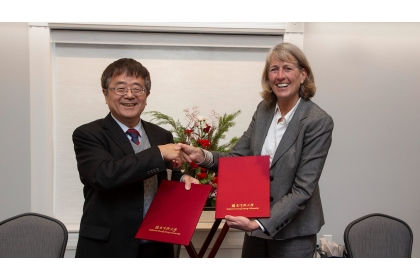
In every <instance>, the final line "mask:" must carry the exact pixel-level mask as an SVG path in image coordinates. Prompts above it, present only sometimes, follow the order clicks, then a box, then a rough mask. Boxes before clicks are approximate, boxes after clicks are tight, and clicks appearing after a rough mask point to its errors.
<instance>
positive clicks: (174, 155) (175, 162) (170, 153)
mask: <svg viewBox="0 0 420 280" xmlns="http://www.w3.org/2000/svg"><path fill="white" fill-rule="evenodd" d="M158 148H159V150H160V153H161V154H162V157H163V160H164V161H171V162H172V167H173V168H179V167H181V165H182V164H183V163H184V162H185V159H184V157H183V155H182V151H181V148H180V147H179V146H178V145H177V144H166V145H159V146H158Z"/></svg>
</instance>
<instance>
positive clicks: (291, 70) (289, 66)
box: [268, 56, 306, 103]
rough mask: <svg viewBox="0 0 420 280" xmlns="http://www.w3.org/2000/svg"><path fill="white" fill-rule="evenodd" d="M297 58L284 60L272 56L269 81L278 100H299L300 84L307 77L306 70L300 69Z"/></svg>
mask: <svg viewBox="0 0 420 280" xmlns="http://www.w3.org/2000/svg"><path fill="white" fill-rule="evenodd" d="M296 64H297V63H296V60H290V61H282V60H279V59H278V58H276V57H274V56H273V57H271V60H270V65H269V68H268V81H269V84H270V87H271V89H272V90H273V93H274V94H275V95H276V98H277V102H292V103H293V102H297V100H298V99H299V88H300V85H301V84H302V83H303V81H304V80H305V78H306V70H305V69H299V68H298V67H297V65H296Z"/></svg>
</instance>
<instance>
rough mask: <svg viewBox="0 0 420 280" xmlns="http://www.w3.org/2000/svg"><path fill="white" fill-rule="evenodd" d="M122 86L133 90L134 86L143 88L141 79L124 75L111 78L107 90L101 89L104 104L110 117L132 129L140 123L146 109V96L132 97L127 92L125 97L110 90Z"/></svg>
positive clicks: (129, 92) (130, 93)
mask: <svg viewBox="0 0 420 280" xmlns="http://www.w3.org/2000/svg"><path fill="white" fill-rule="evenodd" d="M116 86H123V87H126V88H127V87H128V88H133V87H135V86H138V87H141V88H145V85H144V80H143V78H141V77H133V76H127V75H126V74H125V73H124V74H121V75H119V76H115V77H112V79H111V81H110V83H109V85H108V89H102V92H103V94H104V96H105V102H106V104H108V107H109V110H110V111H111V113H112V115H113V116H114V117H115V118H116V119H117V120H119V121H120V122H122V123H123V124H125V125H126V126H128V127H134V126H135V125H137V124H138V122H139V121H140V115H141V113H142V112H143V110H144V108H145V107H146V100H147V96H148V95H149V93H147V94H143V95H141V96H134V95H133V94H132V92H131V90H129V91H128V92H127V94H125V95H122V96H121V95H118V94H116V93H115V92H114V91H113V90H111V89H110V88H115V87H116Z"/></svg>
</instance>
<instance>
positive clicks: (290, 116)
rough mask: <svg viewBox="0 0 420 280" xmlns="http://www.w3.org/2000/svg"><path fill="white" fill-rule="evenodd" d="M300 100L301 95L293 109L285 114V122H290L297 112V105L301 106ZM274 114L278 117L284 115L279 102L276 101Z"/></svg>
mask: <svg viewBox="0 0 420 280" xmlns="http://www.w3.org/2000/svg"><path fill="white" fill-rule="evenodd" d="M300 100H301V98H300V97H299V100H298V101H297V102H296V105H295V106H294V107H293V108H292V110H290V111H289V113H287V114H286V116H284V120H285V124H287V123H289V122H290V120H291V119H292V117H293V115H294V114H295V111H296V108H297V106H299V103H300ZM274 115H275V116H276V117H278V119H279V118H281V117H282V116H281V113H280V108H279V104H278V103H277V102H276V109H274Z"/></svg>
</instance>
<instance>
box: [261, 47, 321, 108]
mask: <svg viewBox="0 0 420 280" xmlns="http://www.w3.org/2000/svg"><path fill="white" fill-rule="evenodd" d="M273 57H274V58H277V59H279V60H281V61H284V62H293V63H296V66H297V67H298V68H299V70H300V71H301V70H302V69H305V70H306V73H307V76H306V79H305V80H304V81H303V84H301V85H300V88H299V96H300V97H301V98H303V99H304V100H309V99H311V98H312V97H313V96H314V95H315V91H316V86H315V78H314V75H313V73H312V69H311V66H310V65H309V62H308V60H307V59H306V56H305V54H304V53H303V52H302V51H301V50H300V49H299V48H298V47H297V46H295V45H293V44H290V43H281V44H278V45H276V46H274V47H273V48H272V49H271V50H270V51H269V52H268V54H267V58H266V60H265V67H264V71H263V73H262V77H261V85H262V88H263V91H262V92H261V96H262V98H263V99H264V100H266V101H267V102H269V103H272V102H277V98H276V95H275V94H274V93H273V90H272V89H271V87H270V83H269V80H268V71H269V70H270V69H269V68H270V61H271V58H273Z"/></svg>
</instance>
